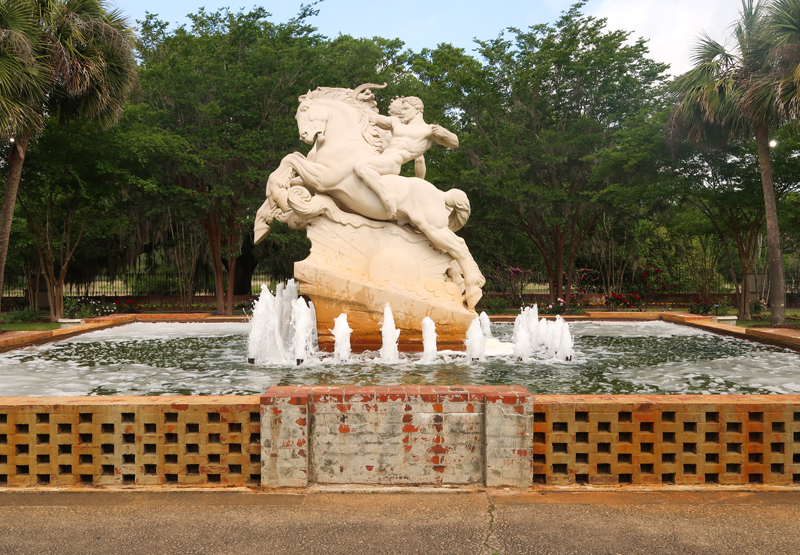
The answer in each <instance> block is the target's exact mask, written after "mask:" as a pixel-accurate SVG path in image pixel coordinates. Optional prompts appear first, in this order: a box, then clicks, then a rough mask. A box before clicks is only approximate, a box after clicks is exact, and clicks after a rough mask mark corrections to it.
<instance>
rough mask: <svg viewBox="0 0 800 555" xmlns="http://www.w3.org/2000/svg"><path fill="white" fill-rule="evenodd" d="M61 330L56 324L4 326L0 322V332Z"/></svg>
mask: <svg viewBox="0 0 800 555" xmlns="http://www.w3.org/2000/svg"><path fill="white" fill-rule="evenodd" d="M59 328H61V324H59V323H58V322H37V323H35V324H4V323H2V322H0V331H49V330H57V329H59Z"/></svg>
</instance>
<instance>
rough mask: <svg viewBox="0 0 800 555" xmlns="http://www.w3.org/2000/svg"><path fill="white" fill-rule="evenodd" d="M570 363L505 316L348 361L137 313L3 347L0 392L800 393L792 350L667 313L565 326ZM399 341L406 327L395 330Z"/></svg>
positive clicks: (799, 367) (226, 328) (235, 329)
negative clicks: (321, 388) (526, 338)
mask: <svg viewBox="0 0 800 555" xmlns="http://www.w3.org/2000/svg"><path fill="white" fill-rule="evenodd" d="M570 330H571V331H572V334H573V336H574V341H575V346H574V349H575V354H574V357H573V360H572V361H571V362H563V361H557V360H538V359H533V360H531V361H529V362H526V363H521V362H519V361H516V360H514V358H513V356H511V350H510V349H511V345H510V342H511V341H512V333H513V326H512V325H511V324H492V334H493V336H494V339H493V340H490V341H489V343H488V345H487V354H488V356H487V357H486V360H485V361H483V362H478V363H469V362H468V361H467V360H466V358H465V357H464V356H463V354H459V353H454V352H440V353H439V358H438V359H437V361H436V362H435V363H433V364H426V365H423V364H420V359H421V354H419V353H410V354H407V353H402V354H401V361H400V363H398V364H391V365H389V364H384V363H382V362H381V361H380V360H379V357H378V353H364V354H362V355H355V356H354V357H353V361H352V362H351V363H348V364H335V363H334V362H333V358H332V356H330V355H328V354H319V353H318V354H317V356H316V358H314V359H313V360H307V361H305V362H304V364H303V365H301V366H272V367H270V366H264V367H260V366H256V365H252V364H248V363H247V358H246V357H247V334H248V331H249V324H246V323H241V324H237V323H233V324H230V323H226V324H221V323H219V324H218V323H205V324H204V323H186V324H163V323H137V324H130V325H126V326H120V327H117V328H111V329H107V330H101V331H96V332H92V333H87V334H84V335H80V336H77V337H74V338H71V339H66V340H63V341H59V342H55V343H50V344H46V345H42V346H37V347H28V348H24V349H19V350H15V351H11V352H8V353H4V354H0V396H16V395H176V394H186V395H240V394H258V393H262V392H263V391H265V390H266V389H267V388H268V387H270V386H273V385H387V384H400V385H406V384H407V385H412V384H433V385H457V384H476V385H491V384H519V385H523V386H525V387H526V388H528V390H529V391H531V392H532V393H547V394H591V393H597V394H611V393H613V394H634V393H650V394H678V393H694V394H732V393H745V394H747V393H798V392H800V354H798V353H796V352H793V351H790V350H787V349H781V348H778V347H771V346H766V345H761V344H758V343H751V342H748V341H743V340H740V339H734V338H729V337H723V336H719V335H714V334H711V333H707V332H704V331H700V330H697V329H694V328H689V327H685V326H679V325H676V324H670V323H666V322H575V323H571V324H570ZM401 341H402V336H401Z"/></svg>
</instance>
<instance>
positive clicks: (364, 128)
mask: <svg viewBox="0 0 800 555" xmlns="http://www.w3.org/2000/svg"><path fill="white" fill-rule="evenodd" d="M385 87H386V83H384V84H383V85H376V84H374V83H364V84H363V85H360V86H358V87H356V88H355V89H345V88H341V87H317V88H316V89H315V90H313V91H308V92H307V93H306V94H304V95H301V96H300V97H299V98H298V100H299V101H300V102H301V103H302V102H304V101H306V100H333V101H336V102H343V103H344V104H347V105H348V106H350V107H351V108H353V109H354V110H355V111H356V112H357V113H358V114H359V115H360V119H359V125H360V126H361V135H362V136H363V137H364V140H365V141H366V142H367V144H368V145H369V146H370V148H371V149H372V150H374V152H376V153H381V152H383V149H384V146H385V145H384V144H383V136H382V134H381V132H380V130H379V128H378V126H377V125H375V124H374V123H372V122H370V120H369V116H368V115H367V110H369V111H372V112H376V113H377V112H378V103H377V102H376V101H375V95H374V94H372V92H368V93H366V94H365V93H364V91H365V90H368V89H383V88H385Z"/></svg>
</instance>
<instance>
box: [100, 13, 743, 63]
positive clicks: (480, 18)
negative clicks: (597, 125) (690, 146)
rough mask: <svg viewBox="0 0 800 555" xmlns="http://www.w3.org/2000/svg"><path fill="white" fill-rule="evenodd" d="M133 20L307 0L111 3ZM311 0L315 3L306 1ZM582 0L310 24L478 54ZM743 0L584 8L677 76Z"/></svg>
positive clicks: (181, 18)
mask: <svg viewBox="0 0 800 555" xmlns="http://www.w3.org/2000/svg"><path fill="white" fill-rule="evenodd" d="M109 3H110V5H112V6H115V7H117V8H118V9H120V10H121V11H122V12H123V14H125V15H126V16H127V17H128V18H129V20H130V21H131V23H132V24H134V22H135V20H137V19H139V20H141V19H144V16H145V13H146V12H150V13H152V14H157V15H158V17H159V19H161V20H164V21H167V22H169V23H171V24H173V25H180V24H188V22H189V21H188V19H187V18H186V14H188V13H194V12H196V11H197V10H198V9H199V8H201V7H204V8H205V9H206V10H207V11H214V10H216V9H218V8H222V7H231V8H232V9H233V10H238V9H239V8H242V9H245V10H249V9H250V8H252V7H253V6H254V5H263V6H264V8H266V10H267V11H268V12H270V13H271V14H272V17H271V18H270V19H271V20H272V21H274V22H284V21H287V20H288V19H290V18H291V17H293V16H295V15H296V14H297V12H298V11H299V9H300V5H301V1H300V0H282V1H280V2H275V1H270V0H265V1H263V2H261V3H260V4H258V3H256V4H242V3H241V0H240V4H235V3H231V1H230V0H169V1H165V0H109ZM305 3H310V0H305ZM573 3H574V0H488V1H487V0H481V1H478V0H460V1H459V2H451V1H441V0H439V1H436V0H433V1H431V0H428V1H427V2H426V1H422V0H394V1H393V2H387V1H385V0H376V1H373V2H365V1H364V0H360V1H358V0H323V1H322V2H321V3H320V4H318V5H317V8H318V9H319V10H320V12H319V15H317V16H316V17H314V18H312V19H311V20H310V23H311V24H313V25H314V26H315V27H317V28H318V29H319V30H320V32H321V33H322V34H324V35H326V36H328V37H336V36H338V35H339V34H344V35H352V36H355V37H374V36H381V37H385V38H389V39H393V38H400V39H401V40H402V41H403V42H405V44H406V47H408V48H411V49H412V50H415V51H419V50H421V49H422V48H435V47H436V46H437V45H438V44H440V43H450V44H453V45H454V46H457V47H460V48H464V49H465V50H466V51H467V52H472V50H473V49H474V48H475V44H474V39H475V38H478V39H481V40H488V39H492V38H496V37H497V36H498V35H499V34H500V33H501V32H502V31H503V30H504V29H506V28H508V27H517V28H520V29H527V28H528V27H530V26H532V25H537V24H539V23H553V22H555V21H556V20H557V19H558V17H559V15H560V14H561V12H563V11H564V10H567V9H569V7H570V6H571V5H572V4H573ZM740 7H741V3H740V1H739V0H589V2H588V3H587V5H586V6H585V7H584V8H583V10H584V12H585V13H587V14H589V15H593V16H596V17H604V18H607V19H608V26H609V28H611V29H622V30H625V31H632V32H633V37H634V38H639V37H643V38H645V39H649V41H650V42H649V48H650V53H651V54H650V55H651V57H652V58H653V59H655V60H656V61H659V62H665V63H668V64H670V66H671V69H670V73H672V74H673V75H677V74H680V73H682V72H684V71H686V70H687V69H689V68H690V67H691V53H692V45H693V44H695V43H696V41H697V38H698V37H700V35H701V33H702V32H705V33H707V34H709V35H710V36H711V37H713V38H714V39H716V40H718V41H720V42H725V41H726V40H727V39H728V38H729V36H730V26H731V24H732V23H733V22H734V21H735V20H736V19H737V17H738V14H739V9H740Z"/></svg>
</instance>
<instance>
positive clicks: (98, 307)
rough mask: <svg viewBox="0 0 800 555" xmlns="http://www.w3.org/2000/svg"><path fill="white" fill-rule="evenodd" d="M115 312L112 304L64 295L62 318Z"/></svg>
mask: <svg viewBox="0 0 800 555" xmlns="http://www.w3.org/2000/svg"><path fill="white" fill-rule="evenodd" d="M114 312H116V308H115V307H114V305H111V304H109V303H106V302H103V301H98V300H95V299H87V298H83V297H64V318H95V317H96V316H107V315H109V314H113V313H114Z"/></svg>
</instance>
